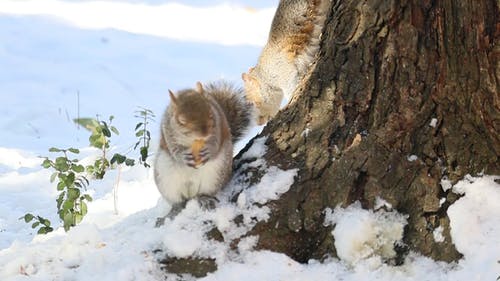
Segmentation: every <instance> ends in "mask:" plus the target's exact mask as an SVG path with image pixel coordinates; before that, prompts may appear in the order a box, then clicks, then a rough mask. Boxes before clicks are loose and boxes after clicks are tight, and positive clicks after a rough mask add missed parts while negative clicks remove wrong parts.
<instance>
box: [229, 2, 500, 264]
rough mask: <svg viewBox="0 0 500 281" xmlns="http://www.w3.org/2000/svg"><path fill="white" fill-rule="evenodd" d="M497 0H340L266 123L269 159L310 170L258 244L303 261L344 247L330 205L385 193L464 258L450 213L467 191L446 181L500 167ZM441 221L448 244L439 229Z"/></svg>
mask: <svg viewBox="0 0 500 281" xmlns="http://www.w3.org/2000/svg"><path fill="white" fill-rule="evenodd" d="M498 5H499V4H498V2H497V0H463V1H453V0H442V1H439V0H438V1H432V0H423V1H421V0H411V1H396V0H372V1H360V0H348V1H344V0H332V3H331V11H330V14H329V17H328V20H327V25H326V27H325V30H324V33H323V37H322V38H323V39H322V46H321V50H320V54H319V59H318V62H317V64H316V66H315V67H314V70H313V71H312V72H311V74H310V76H309V77H308V79H306V80H305V81H304V82H303V83H302V84H301V86H300V88H299V89H298V91H297V92H296V95H295V98H294V99H293V100H292V102H291V103H290V104H289V105H288V106H287V107H286V108H285V109H284V110H282V111H281V112H280V114H279V115H278V116H277V117H276V118H275V119H274V120H272V121H271V122H270V123H269V124H268V125H267V127H266V128H265V129H264V131H263V133H262V135H266V136H268V139H267V145H268V152H267V154H266V155H265V158H266V160H267V161H268V162H269V163H270V164H271V165H277V166H279V167H281V168H284V169H291V168H299V169H300V172H299V175H298V178H297V180H296V182H295V183H294V185H293V186H292V187H291V189H290V191H289V192H287V193H286V194H284V195H282V197H281V198H280V199H279V200H277V201H274V202H272V203H270V204H269V206H270V207H271V209H272V215H271V218H270V219H269V220H268V221H266V222H260V223H259V224H257V226H256V227H255V228H254V229H253V230H252V231H251V233H250V235H259V242H258V248H260V249H269V250H273V251H278V252H282V253H286V254H287V255H289V256H290V257H293V258H294V259H296V260H297V261H300V262H306V261H307V260H308V259H310V258H319V259H321V258H322V257H324V256H325V255H333V256H335V254H336V252H335V247H334V241H333V237H332V235H331V228H330V227H325V226H323V222H324V217H323V210H324V209H325V208H326V207H335V206H338V205H340V206H344V207H345V206H347V205H350V204H351V203H353V202H355V201H360V202H361V204H362V206H363V207H364V208H373V206H374V201H375V198H376V197H377V196H379V197H381V198H384V199H385V200H386V201H388V202H389V203H390V204H392V206H393V207H394V208H395V209H396V210H397V211H399V212H401V213H404V214H408V215H409V218H408V225H407V227H406V229H405V234H404V242H405V243H406V244H407V245H408V247H409V248H410V249H411V250H414V251H417V252H419V253H421V254H424V255H426V256H429V257H432V258H434V259H437V260H444V261H453V260H457V259H458V258H460V257H461V254H460V253H459V252H457V250H456V249H455V247H454V245H453V244H452V243H451V239H450V236H449V219H448V217H447V214H446V210H447V208H448V206H449V205H450V204H451V203H452V202H453V201H454V200H456V195H455V194H453V193H451V192H444V191H443V190H442V188H441V187H440V181H441V179H442V178H443V177H448V178H449V179H450V180H452V181H456V180H458V179H460V178H462V177H463V176H464V175H466V174H467V173H470V174H478V173H481V172H484V173H489V174H500V168H499V160H498V155H499V154H500V139H499V134H498V132H500V97H499V93H500V82H499V81H500V67H499V62H498V58H499V55H500V46H499V44H498V39H499V37H500V22H499V7H498ZM304 132H307V133H306V134H304ZM410 155H416V156H417V157H418V159H417V160H415V161H409V159H408V157H409V156H410ZM237 172H238V173H244V172H245V171H241V170H240V171H237ZM257 180H258V179H257ZM442 197H446V198H447V201H446V203H445V204H443V205H442V206H440V203H439V200H440V198H442ZM438 226H442V227H444V232H443V235H444V236H445V239H446V240H445V242H443V243H437V242H435V241H434V239H433V235H432V232H433V230H434V229H435V228H436V227H438Z"/></svg>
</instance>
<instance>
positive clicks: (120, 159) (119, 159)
mask: <svg viewBox="0 0 500 281" xmlns="http://www.w3.org/2000/svg"><path fill="white" fill-rule="evenodd" d="M126 159H127V157H125V156H123V155H121V154H118V153H115V155H113V157H111V161H110V162H111V164H114V163H115V162H116V163H117V164H122V163H123V162H125V160H126Z"/></svg>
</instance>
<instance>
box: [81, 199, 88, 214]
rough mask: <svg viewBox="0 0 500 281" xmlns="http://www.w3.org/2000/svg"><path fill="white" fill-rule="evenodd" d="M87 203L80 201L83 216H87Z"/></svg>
mask: <svg viewBox="0 0 500 281" xmlns="http://www.w3.org/2000/svg"><path fill="white" fill-rule="evenodd" d="M87 211H88V209H87V204H86V203H85V202H83V201H82V202H80V213H81V214H82V216H85V215H86V214H87Z"/></svg>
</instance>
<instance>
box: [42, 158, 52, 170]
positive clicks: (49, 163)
mask: <svg viewBox="0 0 500 281" xmlns="http://www.w3.org/2000/svg"><path fill="white" fill-rule="evenodd" d="M42 167H44V168H45V169H48V168H50V167H52V161H50V160H49V159H45V160H43V162H42Z"/></svg>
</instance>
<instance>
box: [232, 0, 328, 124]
mask: <svg viewBox="0 0 500 281" xmlns="http://www.w3.org/2000/svg"><path fill="white" fill-rule="evenodd" d="M329 7H330V0H281V1H280V2H279V5H278V8H277V10H276V13H275V15H274V18H273V21H272V24H271V30H270V32H269V37H268V41H267V43H266V45H265V46H264V48H263V50H262V52H261V54H260V56H259V59H258V62H257V65H256V66H255V67H252V68H250V69H249V71H248V73H243V74H242V79H243V82H244V84H245V92H246V96H247V98H248V99H249V100H250V101H251V102H252V103H253V104H254V105H255V107H256V109H257V112H258V115H257V123H258V124H259V125H262V124H264V123H266V122H267V121H269V119H271V118H272V117H274V115H276V113H277V112H278V111H279V109H280V105H281V101H282V99H283V97H284V96H285V97H287V98H288V99H290V98H291V97H292V94H293V92H294V91H295V89H296V88H297V86H298V84H299V83H300V81H301V80H302V78H304V76H305V75H306V73H307V72H308V70H309V68H310V67H311V64H312V62H313V61H314V58H315V56H316V54H317V52H318V50H319V44H320V35H321V32H322V29H323V26H324V22H325V19H326V16H327V12H328V8H329Z"/></svg>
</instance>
